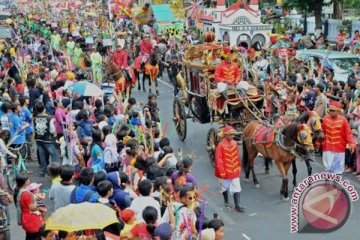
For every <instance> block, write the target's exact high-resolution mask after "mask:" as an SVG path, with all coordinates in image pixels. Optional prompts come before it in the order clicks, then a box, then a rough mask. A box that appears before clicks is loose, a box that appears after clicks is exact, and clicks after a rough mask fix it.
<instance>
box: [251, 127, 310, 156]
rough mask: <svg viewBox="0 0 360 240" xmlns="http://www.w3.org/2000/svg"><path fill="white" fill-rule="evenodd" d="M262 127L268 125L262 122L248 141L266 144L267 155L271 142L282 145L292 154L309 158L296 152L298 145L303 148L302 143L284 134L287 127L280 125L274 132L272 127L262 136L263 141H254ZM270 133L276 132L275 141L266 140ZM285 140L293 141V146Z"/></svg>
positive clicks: (282, 147) (283, 148)
mask: <svg viewBox="0 0 360 240" xmlns="http://www.w3.org/2000/svg"><path fill="white" fill-rule="evenodd" d="M262 127H268V126H265V125H262V124H261V127H259V128H258V129H256V131H255V133H254V134H253V135H252V137H251V138H246V140H247V141H250V142H251V143H252V144H261V145H263V146H264V149H265V153H266V155H269V154H268V151H267V148H268V147H270V146H271V144H273V143H275V144H276V145H277V146H278V147H280V148H281V149H282V150H284V151H286V152H289V153H290V154H292V155H294V156H295V157H300V158H301V159H305V158H308V157H307V156H306V155H304V154H301V153H298V152H296V147H300V148H303V146H302V145H300V144H298V143H297V142H296V141H294V140H292V139H288V138H287V137H286V136H285V135H284V134H282V131H283V130H284V128H285V127H279V128H277V129H275V131H274V132H273V131H272V129H268V130H267V131H266V132H265V134H264V135H263V136H262V138H261V141H258V142H256V141H254V139H255V136H256V135H257V134H259V133H260V131H261V129H262ZM270 134H274V135H275V136H274V140H273V141H270V142H269V141H266V140H267V139H268V137H269V135H270ZM285 140H288V141H291V142H293V145H292V146H286V145H285Z"/></svg>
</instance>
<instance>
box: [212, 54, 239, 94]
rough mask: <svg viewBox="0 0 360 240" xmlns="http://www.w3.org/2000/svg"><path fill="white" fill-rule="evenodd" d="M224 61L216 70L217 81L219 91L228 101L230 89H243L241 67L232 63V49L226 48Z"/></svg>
mask: <svg viewBox="0 0 360 240" xmlns="http://www.w3.org/2000/svg"><path fill="white" fill-rule="evenodd" d="M223 57H224V61H222V62H221V63H220V64H219V65H218V66H217V67H216V69H215V81H216V83H217V90H218V91H219V93H220V94H221V95H222V96H223V97H224V98H225V99H227V90H228V88H229V86H230V87H233V88H236V89H241V88H242V84H240V69H239V66H238V65H237V64H236V63H234V62H233V61H232V50H231V49H230V47H226V48H224V51H223Z"/></svg>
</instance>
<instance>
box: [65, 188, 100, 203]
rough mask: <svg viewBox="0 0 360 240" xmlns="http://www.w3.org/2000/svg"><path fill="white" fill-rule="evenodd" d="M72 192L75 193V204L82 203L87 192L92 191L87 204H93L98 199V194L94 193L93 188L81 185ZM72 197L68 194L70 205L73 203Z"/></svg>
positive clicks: (94, 189)
mask: <svg viewBox="0 0 360 240" xmlns="http://www.w3.org/2000/svg"><path fill="white" fill-rule="evenodd" d="M74 191H75V203H82V202H83V201H84V198H85V196H86V194H87V193H88V192H89V191H93V193H92V194H91V196H90V198H89V200H88V202H92V203H95V202H97V201H98V199H99V198H100V196H99V194H98V193H97V192H96V188H95V186H85V185H83V184H81V185H80V186H79V187H77V188H76V189H74ZM72 196H73V193H71V194H70V203H74V202H73V201H72Z"/></svg>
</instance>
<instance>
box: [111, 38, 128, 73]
mask: <svg viewBox="0 0 360 240" xmlns="http://www.w3.org/2000/svg"><path fill="white" fill-rule="evenodd" d="M119 40H120V39H119ZM121 40H122V39H121ZM124 46H125V42H124V41H119V42H118V44H117V48H116V52H115V53H114V55H113V62H114V63H115V64H116V65H117V66H119V67H120V68H122V69H126V68H127V67H128V66H129V64H128V53H127V51H126V50H125V49H124Z"/></svg>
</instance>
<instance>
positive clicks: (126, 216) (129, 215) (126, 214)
mask: <svg viewBox="0 0 360 240" xmlns="http://www.w3.org/2000/svg"><path fill="white" fill-rule="evenodd" d="M120 216H121V219H122V220H123V221H124V223H125V226H124V229H123V230H122V231H121V234H127V233H128V232H130V230H131V229H132V228H133V227H134V226H135V225H136V224H137V223H138V222H137V221H136V217H135V212H134V211H133V210H131V209H128V208H127V209H124V210H123V211H121V214H120Z"/></svg>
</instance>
